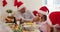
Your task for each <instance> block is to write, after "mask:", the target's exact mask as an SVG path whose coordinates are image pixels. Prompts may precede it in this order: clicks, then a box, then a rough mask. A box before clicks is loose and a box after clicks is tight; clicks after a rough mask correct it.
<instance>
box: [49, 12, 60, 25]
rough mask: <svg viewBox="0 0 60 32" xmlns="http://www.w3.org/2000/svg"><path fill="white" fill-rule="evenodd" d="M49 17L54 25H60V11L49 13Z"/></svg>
mask: <svg viewBox="0 0 60 32" xmlns="http://www.w3.org/2000/svg"><path fill="white" fill-rule="evenodd" d="M49 19H50V21H51V22H52V24H53V25H56V24H59V25H60V12H52V13H51V14H50V15H49Z"/></svg>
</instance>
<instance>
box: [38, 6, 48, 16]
mask: <svg viewBox="0 0 60 32" xmlns="http://www.w3.org/2000/svg"><path fill="white" fill-rule="evenodd" d="M38 11H39V13H42V14H44V15H47V14H48V13H49V10H48V8H47V7H46V6H42V7H41V8H40V9H39V10H38Z"/></svg>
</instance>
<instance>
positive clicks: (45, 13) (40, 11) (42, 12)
mask: <svg viewBox="0 0 60 32" xmlns="http://www.w3.org/2000/svg"><path fill="white" fill-rule="evenodd" d="M37 11H38V12H39V13H41V14H44V15H48V11H47V12H44V11H42V10H37Z"/></svg>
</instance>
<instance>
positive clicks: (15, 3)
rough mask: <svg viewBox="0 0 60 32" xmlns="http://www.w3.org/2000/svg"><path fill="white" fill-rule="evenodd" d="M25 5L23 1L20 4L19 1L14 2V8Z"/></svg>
mask: <svg viewBox="0 0 60 32" xmlns="http://www.w3.org/2000/svg"><path fill="white" fill-rule="evenodd" d="M22 4H23V2H22V1H20V2H18V1H17V0H15V1H14V6H17V8H18V7H20V6H21V5H22Z"/></svg>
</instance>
